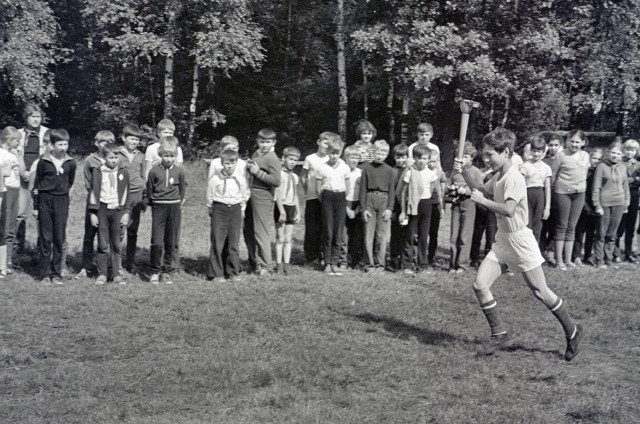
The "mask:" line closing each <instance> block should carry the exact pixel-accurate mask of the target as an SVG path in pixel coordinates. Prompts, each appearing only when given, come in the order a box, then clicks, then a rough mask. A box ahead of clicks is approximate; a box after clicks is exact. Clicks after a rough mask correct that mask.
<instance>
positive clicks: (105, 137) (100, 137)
mask: <svg viewBox="0 0 640 424" xmlns="http://www.w3.org/2000/svg"><path fill="white" fill-rule="evenodd" d="M93 142H94V143H96V144H100V143H115V142H116V136H115V135H114V134H113V133H112V132H111V131H108V130H102V131H98V132H97V133H96V135H95V137H93Z"/></svg>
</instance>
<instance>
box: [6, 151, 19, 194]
mask: <svg viewBox="0 0 640 424" xmlns="http://www.w3.org/2000/svg"><path fill="white" fill-rule="evenodd" d="M9 155H11V156H10V157H9V159H8V161H9V163H8V166H10V167H11V173H10V174H9V175H8V176H6V177H4V185H5V187H9V188H20V179H21V178H20V171H19V169H18V164H19V162H18V157H17V156H16V155H14V154H13V153H11V152H9Z"/></svg>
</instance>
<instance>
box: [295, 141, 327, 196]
mask: <svg viewBox="0 0 640 424" xmlns="http://www.w3.org/2000/svg"><path fill="white" fill-rule="evenodd" d="M328 160H329V156H328V155H327V156H324V157H320V156H318V155H317V154H316V153H314V154H312V155H309V156H307V157H306V158H304V163H303V164H302V169H305V170H306V171H307V181H308V182H309V184H307V197H306V199H307V200H313V199H317V198H318V193H317V192H316V184H315V182H316V173H317V172H318V169H320V167H321V166H322V165H324V164H325V163H327V161H328Z"/></svg>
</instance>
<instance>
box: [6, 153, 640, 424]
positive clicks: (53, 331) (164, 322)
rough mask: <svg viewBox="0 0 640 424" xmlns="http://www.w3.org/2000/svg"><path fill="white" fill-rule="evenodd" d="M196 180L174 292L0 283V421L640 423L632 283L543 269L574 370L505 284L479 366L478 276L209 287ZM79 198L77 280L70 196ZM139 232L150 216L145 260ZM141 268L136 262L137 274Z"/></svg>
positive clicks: (549, 324)
mask: <svg viewBox="0 0 640 424" xmlns="http://www.w3.org/2000/svg"><path fill="white" fill-rule="evenodd" d="M203 176H204V166H203V165H201V164H194V165H193V166H191V167H190V171H189V177H190V178H189V181H190V185H189V191H190V201H189V203H188V204H187V206H186V209H185V213H184V215H185V217H184V221H183V222H184V225H183V229H182V240H183V242H182V255H183V258H184V259H183V262H184V265H185V272H183V273H180V275H179V276H178V278H176V280H175V281H176V282H175V284H174V285H173V286H166V285H161V286H157V287H155V286H151V285H150V284H149V283H148V282H146V281H143V280H136V281H132V282H130V283H129V284H128V285H126V286H117V285H113V284H107V285H105V286H102V287H98V286H95V285H94V284H92V281H91V280H81V281H78V280H76V281H71V282H68V284H66V285H64V286H62V287H51V286H49V287H44V286H41V285H39V284H38V283H37V281H36V280H34V279H33V278H32V277H31V276H29V275H27V274H22V273H19V274H17V275H13V276H11V277H10V278H8V279H7V280H5V281H3V282H2V283H0V323H1V324H0V336H1V337H0V417H1V418H0V421H1V422H3V423H92V422H96V423H112V422H125V423H154V424H156V423H214V422H225V423H254V422H288V423H307V422H318V423H352V422H362V423H409V422H411V423H413V422H420V423H425V422H446V423H462V422H474V423H475V422H478V423H480V422H541V423H542V422H544V423H551V422H554V423H555V422H586V423H589V422H594V423H595V422H620V423H629V422H637V421H638V420H640V407H638V406H637V399H638V398H640V373H639V370H640V314H638V312H637V298H638V294H639V291H640V290H639V286H638V283H637V275H638V269H639V268H638V267H637V266H631V265H625V266H620V267H619V268H617V269H610V270H607V271H595V270H593V269H591V268H589V269H586V268H585V269H581V270H578V271H576V272H570V273H562V272H560V271H557V270H555V269H549V268H547V269H546V272H547V275H548V277H549V280H550V284H551V285H552V287H553V288H554V289H555V290H556V291H557V292H558V294H560V295H561V296H562V297H563V298H565V300H566V301H567V304H568V305H569V307H570V310H571V313H572V315H573V316H574V317H575V318H576V319H577V320H579V321H580V322H582V323H583V324H584V325H585V327H586V329H587V333H586V336H585V339H584V344H583V346H584V347H583V351H582V353H581V354H580V355H579V356H578V357H577V358H576V359H575V360H574V361H573V362H571V363H566V362H565V361H564V360H563V359H562V354H563V353H564V347H565V341H564V337H563V334H562V331H561V328H560V326H559V324H558V323H557V322H556V321H555V319H554V318H553V316H552V315H551V314H550V313H549V312H548V311H547V310H546V308H545V307H544V306H543V305H542V304H541V303H539V302H537V301H535V300H534V298H533V296H532V295H531V294H530V293H529V292H528V290H527V289H526V287H525V285H524V283H523V281H522V280H521V278H520V277H511V278H506V277H505V278H502V279H501V280H499V281H498V282H497V283H496V286H495V294H496V297H497V299H498V301H499V302H500V306H501V309H502V311H503V313H504V316H505V319H506V321H507V323H508V325H509V327H510V328H511V330H512V331H513V332H514V333H515V334H516V335H517V336H518V340H517V343H516V344H515V346H514V347H512V348H511V349H509V350H508V351H504V352H499V353H497V354H496V355H494V356H489V357H482V356H477V355H476V351H477V350H478V348H479V347H480V346H481V343H482V342H484V341H485V339H486V337H487V336H488V330H487V325H486V323H485V321H484V318H483V316H482V313H481V312H480V310H479V308H478V305H477V301H476V300H475V297H474V295H473V292H472V290H471V289H470V285H471V282H472V280H473V274H468V275H449V274H447V273H444V272H437V273H435V274H432V275H428V276H426V275H420V276H417V277H415V278H407V277H405V276H399V275H397V274H391V273H385V274H381V275H376V276H375V277H372V276H370V275H367V274H363V273H359V272H352V273H350V274H348V275H345V276H344V277H342V278H329V277H325V276H324V275H323V274H322V273H320V272H318V271H314V270H310V269H307V268H304V267H302V266H296V267H295V272H296V274H295V275H292V276H288V277H281V276H277V277H271V278H268V279H258V278H256V277H254V276H246V277H245V278H244V280H243V281H242V282H240V283H237V284H231V283H224V284H215V285H214V284H212V283H211V282H208V281H205V280H204V279H203V278H202V274H203V270H204V260H205V255H207V252H208V234H209V233H208V231H209V230H208V218H207V215H206V210H205V208H204V206H203V202H202V200H201V199H202V198H203V195H204V187H203V183H202V182H201V181H203ZM74 194H75V199H76V201H74V207H73V208H72V211H71V213H72V219H71V221H70V224H71V225H70V228H69V246H70V252H71V257H70V262H71V268H72V269H77V265H78V264H79V261H78V259H79V256H78V255H77V252H78V251H79V249H80V243H81V237H82V225H81V223H82V221H81V219H80V217H81V214H82V198H83V196H82V195H81V191H80V187H78V188H77V189H76V190H75V193H74ZM446 219H448V216H447V218H445V221H446ZM149 220H150V215H149V214H148V213H147V214H146V215H145V216H144V217H143V231H142V233H143V234H142V235H141V236H140V244H141V245H142V246H143V247H146V246H147V245H148V239H149V238H148V237H149V236H148V224H149ZM446 228H448V226H447V225H443V228H442V232H441V237H442V238H441V240H446V237H444V235H445V233H446ZM296 236H297V245H296V248H297V249H298V252H299V248H300V242H301V240H300V239H299V237H300V236H301V231H298V232H297V233H296ZM147 259H148V252H146V251H145V252H142V253H141V255H140V257H139V263H140V264H141V265H143V264H144V263H145V262H146V261H147ZM296 260H297V261H298V262H300V261H301V256H300V254H299V253H297V256H296ZM143 271H144V266H143Z"/></svg>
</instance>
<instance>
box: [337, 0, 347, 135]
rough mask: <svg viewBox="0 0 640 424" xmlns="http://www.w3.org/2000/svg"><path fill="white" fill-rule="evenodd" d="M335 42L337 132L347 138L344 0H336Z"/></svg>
mask: <svg viewBox="0 0 640 424" xmlns="http://www.w3.org/2000/svg"><path fill="white" fill-rule="evenodd" d="M336 42H337V44H338V91H339V93H340V100H339V105H338V133H339V134H340V137H341V138H342V139H343V140H346V139H347V106H348V99H347V73H346V65H345V53H344V50H345V45H344V44H345V43H344V0H338V13H337V31H336Z"/></svg>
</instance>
